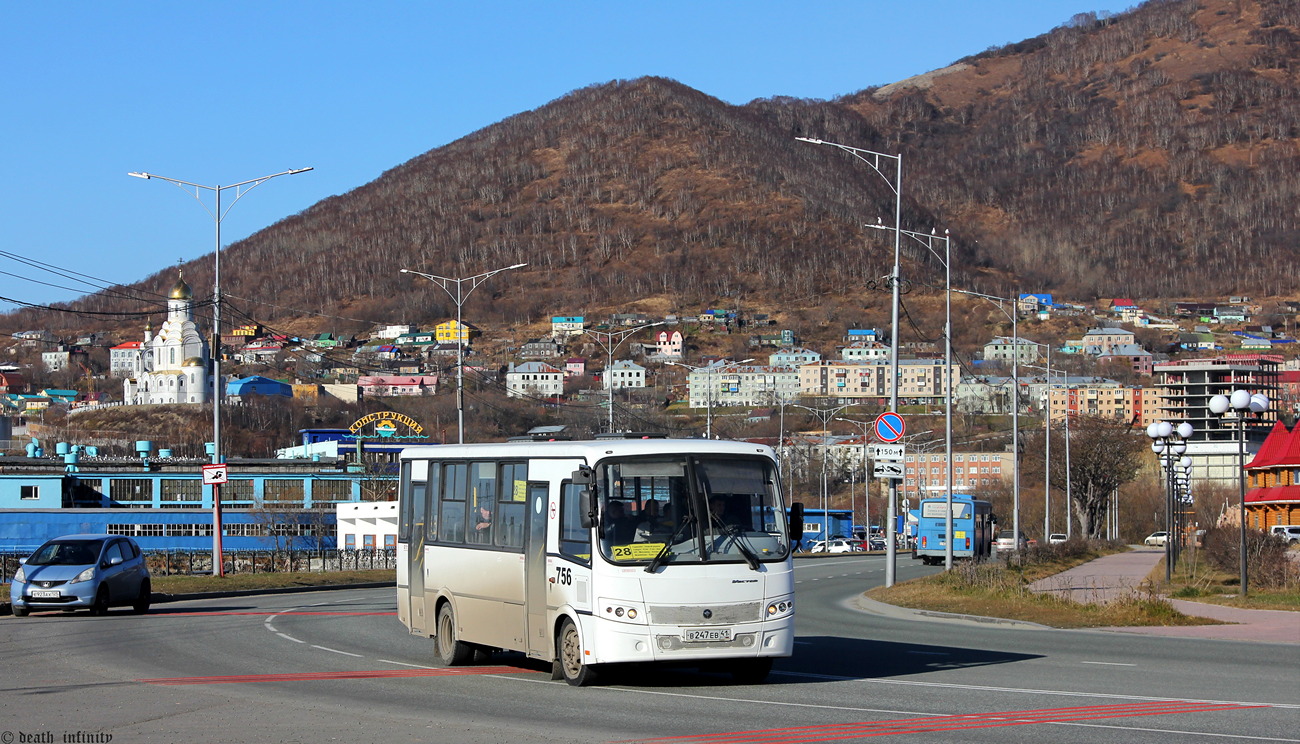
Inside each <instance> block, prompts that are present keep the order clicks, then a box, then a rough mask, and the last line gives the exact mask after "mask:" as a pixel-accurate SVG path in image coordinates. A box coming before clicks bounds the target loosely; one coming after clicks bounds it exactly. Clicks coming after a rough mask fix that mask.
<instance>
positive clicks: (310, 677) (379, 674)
mask: <svg viewBox="0 0 1300 744" xmlns="http://www.w3.org/2000/svg"><path fill="white" fill-rule="evenodd" d="M534 671H536V670H533V669H523V668H520V667H512V666H494V667H453V668H449V669H374V670H366V671H358V672H296V673H290V674H235V675H230V676H224V677H164V678H160V679H137V680H136V682H140V683H143V684H146V685H228V684H244V683H249V682H317V681H320V680H331V679H392V678H401V677H464V676H469V675H475V674H514V673H518V672H534Z"/></svg>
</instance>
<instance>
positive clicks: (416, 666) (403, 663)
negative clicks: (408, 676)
mask: <svg viewBox="0 0 1300 744" xmlns="http://www.w3.org/2000/svg"><path fill="white" fill-rule="evenodd" d="M375 661H378V662H379V663H380V664H396V665H398V666H404V667H412V668H414V669H441V668H442V667H431V666H421V665H419V664H407V663H406V662H404V661H393V660H392V659H375Z"/></svg>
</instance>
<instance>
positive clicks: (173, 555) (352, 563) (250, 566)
mask: <svg viewBox="0 0 1300 744" xmlns="http://www.w3.org/2000/svg"><path fill="white" fill-rule="evenodd" d="M144 552H145V559H146V560H147V561H148V562H149V573H151V574H152V575H154V576H189V575H210V574H211V573H212V552H211V551H194V550H146V551H144ZM28 555H30V551H24V552H22V553H0V584H7V583H9V580H10V579H11V578H12V577H13V575H14V572H15V571H17V570H18V566H19V565H20V564H19V563H18V561H19V559H21V558H26V557H27V556H28ZM221 558H222V561H221V562H222V565H223V568H224V570H225V573H227V574H249V573H282V572H296V571H301V572H315V573H324V572H327V571H369V570H372V569H395V568H397V551H396V550H382V549H381V550H228V551H225V552H223V553H222V556H221Z"/></svg>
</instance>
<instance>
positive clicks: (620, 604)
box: [599, 599, 645, 625]
mask: <svg viewBox="0 0 1300 744" xmlns="http://www.w3.org/2000/svg"><path fill="white" fill-rule="evenodd" d="M599 606H600V608H601V611H600V616H601V617H603V618H605V619H606V620H615V621H617V622H622V623H636V624H638V625H645V608H644V607H642V606H641V605H640V604H637V603H635V602H624V601H621V600H616V599H604V600H601V602H600V605H599Z"/></svg>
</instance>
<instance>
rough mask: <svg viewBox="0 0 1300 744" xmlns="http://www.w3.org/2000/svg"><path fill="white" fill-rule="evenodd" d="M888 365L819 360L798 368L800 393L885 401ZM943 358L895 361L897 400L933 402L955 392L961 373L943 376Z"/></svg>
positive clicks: (955, 370)
mask: <svg viewBox="0 0 1300 744" xmlns="http://www.w3.org/2000/svg"><path fill="white" fill-rule="evenodd" d="M891 366H892V365H891V364H890V362H889V360H888V359H864V360H845V359H841V360H822V361H820V362H815V363H812V364H804V365H801V366H800V367H799V390H800V392H801V393H803V394H804V395H812V396H825V397H831V398H887V397H890V396H891V395H892V392H893V391H892V387H891V386H890V384H889V376H890V372H891ZM946 369H947V368H946V365H945V364H944V360H942V359H901V360H899V362H898V397H899V398H900V399H905V400H933V399H938V398H943V397H945V396H946V395H947V391H948V389H949V386H951V387H952V388H953V389H954V390H955V389H956V385H957V382H958V381H959V380H960V376H961V371H960V369H959V368H957V367H953V368H952V370H951V374H950V375H947V374H945V370H946Z"/></svg>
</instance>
